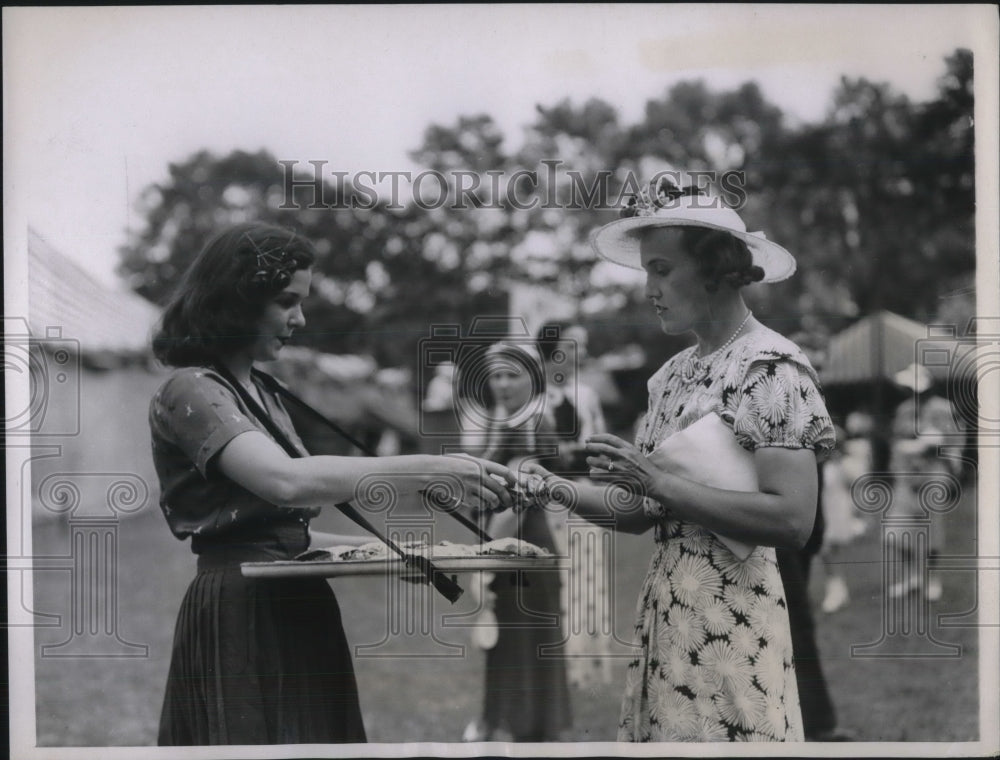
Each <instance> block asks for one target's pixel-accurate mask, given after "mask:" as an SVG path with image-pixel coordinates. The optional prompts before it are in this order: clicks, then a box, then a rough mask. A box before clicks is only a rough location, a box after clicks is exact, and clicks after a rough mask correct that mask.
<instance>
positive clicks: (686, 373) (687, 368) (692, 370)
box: [681, 309, 753, 383]
mask: <svg viewBox="0 0 1000 760" xmlns="http://www.w3.org/2000/svg"><path fill="white" fill-rule="evenodd" d="M752 316H753V312H752V311H750V309H747V315H746V316H745V317H743V321H742V322H740V326H739V327H737V328H736V332H734V333H733V334H732V335H730V336H729V340H727V341H726V342H725V343H723V344H722V345H721V346H719V347H718V348H717V349H715V350H714V351H713V352H712V353H710V354H707V355H705V356H695V352H694V351H692V352H691V355H690V356H688V358H687V359H685V360H684V363H683V364H682V365H681V379H682V380H683V381H684V382H685V383H694V382H701V381H702V380H704V379H705V378H706V377H708V370H709V369H710V368H711V366H712V362H710V361H706V360H707V359H711V358H712V357H713V356H718V355H719V354H721V353H722V352H723V351H725V350H726V349H727V348H729V346H731V345H732V343H733V341H734V340H736V338H737V336H739V334H740V333H741V332H743V328H744V327H745V326H746V323H747V322H748V321H749V320H750V317H752Z"/></svg>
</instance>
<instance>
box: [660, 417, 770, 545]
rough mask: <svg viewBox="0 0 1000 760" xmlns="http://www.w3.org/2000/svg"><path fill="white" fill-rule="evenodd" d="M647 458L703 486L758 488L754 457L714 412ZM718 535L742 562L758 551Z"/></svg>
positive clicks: (661, 445) (730, 489)
mask: <svg viewBox="0 0 1000 760" xmlns="http://www.w3.org/2000/svg"><path fill="white" fill-rule="evenodd" d="M648 459H649V461H650V462H652V463H653V464H654V465H656V466H657V467H660V468H662V469H664V470H668V471H669V472H672V473H674V474H675V475H679V476H680V477H682V478H686V479H688V480H690V481H693V482H695V483H700V484H701V485H704V486H710V487H712V488H720V489H723V490H726V491H749V492H755V491H757V489H758V484H757V469H756V468H755V467H754V459H753V454H752V453H750V452H749V451H747V450H746V449H744V448H743V447H742V446H740V444H739V441H737V440H736V436H735V435H734V434H733V431H732V429H731V428H730V427H729V426H728V425H726V423H725V422H723V421H722V418H721V417H720V416H719V415H718V414H716V413H715V412H709V413H708V414H706V415H705V416H704V417H702V418H701V419H700V420H698V421H696V422H692V423H691V424H690V425H688V426H687V427H686V428H684V429H683V430H681V431H679V432H677V433H674V434H673V435H672V436H670V437H669V438H667V439H666V440H665V441H663V443H661V444H660V445H659V446H657V447H656V448H655V449H653V451H652V453H651V454H650V455H649V457H648ZM715 536H716V538H718V539H719V541H721V542H722V543H723V544H724V545H725V546H726V548H727V549H729V551H731V552H732V553H733V554H735V555H736V556H737V557H738V558H739V559H740V560H745V559H746V558H747V557H749V556H750V554H751V553H753V550H754V549H755V548H756V547H754V546H749V545H747V544H744V543H742V542H740V541H735V540H734V539H731V538H727V537H725V536H720V535H718V534H715Z"/></svg>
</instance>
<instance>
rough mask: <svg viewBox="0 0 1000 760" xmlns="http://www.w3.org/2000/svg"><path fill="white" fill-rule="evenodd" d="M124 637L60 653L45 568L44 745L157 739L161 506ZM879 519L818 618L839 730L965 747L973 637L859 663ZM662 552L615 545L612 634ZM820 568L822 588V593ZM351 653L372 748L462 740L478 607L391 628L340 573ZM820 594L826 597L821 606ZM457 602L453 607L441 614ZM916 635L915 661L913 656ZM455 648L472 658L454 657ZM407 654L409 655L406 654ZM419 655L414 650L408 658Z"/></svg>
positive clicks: (62, 630)
mask: <svg viewBox="0 0 1000 760" xmlns="http://www.w3.org/2000/svg"><path fill="white" fill-rule="evenodd" d="M974 510H975V505H974V500H973V498H972V494H967V495H966V497H965V498H964V500H963V502H962V503H961V505H960V506H959V507H958V508H957V509H956V510H955V511H954V512H953V513H952V514H949V515H948V516H947V523H948V524H947V536H948V552H949V553H951V554H974V553H975V546H976V545H975V534H974V530H975V514H974ZM341 519H342V518H339V516H330V517H328V516H324V518H323V519H322V520H321V521H320V523H318V524H317V527H319V528H320V529H324V530H346V531H349V532H354V531H353V530H351V528H349V527H348V526H347V525H346V524H345V523H342V522H340V520H341ZM118 531H119V532H118V535H119V547H120V550H119V573H118V576H119V577H118V626H117V630H118V634H119V636H120V637H121V638H122V639H124V640H126V641H128V642H132V643H135V644H145V645H147V646H148V648H149V650H148V656H147V657H143V658H135V659H123V658H93V659H91V658H86V659H85V658H51V657H42V656H41V647H42V645H45V644H57V643H60V642H62V641H64V640H66V639H67V638H68V637H69V633H70V625H71V614H70V610H71V605H70V574H69V573H68V572H67V571H65V570H59V569H53V570H45V571H40V572H37V573H36V574H35V587H34V598H35V610H36V611H37V612H41V613H54V614H59V615H61V616H62V619H61V625H60V626H58V627H51V628H38V629H37V631H36V637H35V638H36V648H35V668H36V715H37V737H38V744H39V745H41V746H104V745H149V744H152V743H154V742H155V737H156V727H157V721H158V717H159V709H160V701H161V699H162V690H163V684H164V679H165V676H166V670H167V664H168V658H169V653H170V641H171V637H172V632H173V631H172V629H173V625H174V617H175V615H176V611H177V608H178V606H179V604H180V601H181V597H182V596H183V594H184V590H185V588H186V585H187V583H188V582H189V580H190V578H191V577H192V576H193V573H194V561H193V558H192V555H191V553H190V550H189V548H188V546H187V544H182V543H180V542H178V541H176V540H175V539H174V538H173V537H172V536H171V535H170V534H169V531H168V530H167V528H166V525H165V523H164V522H163V519H162V517H161V515H160V514H159V510H158V508H157V507H156V505H155V503H150V504H149V505H147V506H146V507H145V508H144V509H143V510H142V511H141V512H140V513H139V514H137V515H136V516H135V517H132V518H129V519H127V520H123V521H122V522H121V523H120V525H119V529H118ZM437 535H438V537H439V538H448V539H451V540H460V541H467V540H468V534H466V533H463V532H462V529H461V528H460V527H459V526H457V525H455V524H453V523H451V522H450V521H447V522H442V523H441V525H440V526H439V532H438V534H437ZM880 546H881V544H880V527H879V525H878V524H877V523H873V524H871V525H870V526H869V530H868V532H867V533H866V534H865V535H864V536H863V537H862V538H860V539H859V540H858V541H857V542H856V543H854V544H852V545H851V546H850V547H848V548H847V549H845V550H844V552H843V554H844V557H843V560H844V563H845V571H846V576H847V581H848V584H849V586H850V589H851V594H852V602H851V604H850V605H849V606H848V607H846V608H845V609H843V610H841V611H839V612H837V613H835V614H833V615H823V614H822V613H817V614H818V621H817V628H818V630H819V638H820V648H821V652H822V656H823V666H824V669H825V672H826V674H827V679H828V681H829V685H830V689H831V692H832V695H833V699H834V702H835V704H836V706H837V709H838V712H839V715H840V723H841V725H843V726H845V727H848V728H851V729H853V730H854V731H855V732H856V733H857V735H858V738H859V739H862V740H870V741H900V740H901V741H970V740H974V739H976V738H977V736H978V725H977V721H978V692H977V689H978V685H977V662H978V657H977V638H976V634H977V630H976V629H975V628H974V627H972V626H971V625H970V626H968V627H962V628H946V629H942V628H939V627H938V626H937V625H936V623H934V624H933V625H932V627H931V631H930V632H931V634H932V635H933V636H934V637H936V638H937V639H939V640H940V641H943V642H947V643H954V644H959V645H960V646H961V647H962V652H961V656H959V657H952V658H923V657H915V656H908V657H904V658H896V659H872V658H858V657H852V656H851V645H852V644H865V643H868V642H871V641H875V640H876V639H878V637H879V631H880V629H881V620H882V617H881V616H882V611H881V610H882V593H881V565H880V561H881V548H880ZM651 550H652V539H651V537H649V536H644V537H631V536H622V537H620V538H619V539H618V543H617V544H616V553H617V558H618V561H617V566H616V573H615V587H614V607H615V615H616V632H617V634H618V636H620V637H621V638H623V639H628V638H629V631H630V629H631V624H632V620H633V616H634V605H635V599H636V595H637V593H638V588H639V584H640V583H641V580H642V577H643V576H644V574H645V569H646V563H647V561H648V558H649V555H650V553H651ZM68 551H69V528H68V526H67V525H66V524H65V523H61V522H57V521H54V520H52V519H46V520H44V521H36V524H35V525H34V552H35V554H36V556H37V555H66V554H67V553H68ZM820 575H821V573H820V568H819V567H818V566H817V567H816V570H815V572H814V578H813V591H814V592H815V594H816V595H817V596H818V594H819V593H820V590H821V589H820V585H821V581H822V579H821V577H820ZM974 581H975V578H974V576H973V574H972V573H969V572H950V573H945V574H943V582H944V586H945V594H944V597H943V599H942V601H940V602H938V603H937V604H936V605H934V606H933V611H934V612H935V613H959V612H963V611H965V610H967V609H970V608H972V607H973V606H974V604H975V594H974V585H973V584H974ZM334 588H335V590H336V592H337V595H338V598H339V600H340V605H341V609H342V611H343V614H344V617H345V625H346V628H347V634H348V638H349V640H350V641H351V643H352V644H353V645H354V646H356V647H357V646H360V645H364V644H370V645H377V644H379V643H380V642H383V641H384V644H383V645H381V646H372V647H369V648H368V649H365V650H364V651H361V652H358V657H357V658H356V670H357V675H358V679H359V683H360V689H361V697H362V707H363V709H364V715H365V724H366V728H367V730H368V735H369V738H370V740H371V741H373V742H403V741H441V742H452V741H458V740H459V739H460V737H461V735H462V730H463V729H464V727H465V725H466V723H467V722H468V721H469V720H470V719H472V718H474V717H477V716H478V714H479V711H480V705H481V703H482V672H483V656H482V653H481V652H480V651H479V650H476V649H475V648H473V647H471V646H469V638H468V633H467V631H465V630H461V629H454V628H442V626H441V615H442V613H444V612H463V611H468V610H471V609H472V603H471V601H470V600H469V599H468V598H467V597H468V595H466V597H465V598H463V599H462V600H460V601H459V602H458V604H456V605H455V606H454V607H450V606H449V605H447V602H444V601H443V600H440V598H439V597H436V596H434V597H432V596H431V595H430V594H427V593H423V594H418V595H416V597H415V598H416V599H422V600H424V603H427V602H429V603H431V604H432V605H433V607H432V610H433V617H434V620H435V624H434V630H435V637H431V636H428V635H426V633H423V632H421V631H420V630H419V628H418V630H415V631H413V632H411V633H407V632H406V631H405V630H403V631H401V632H400V633H397V634H395V635H390V633H389V622H388V618H389V617H390V616H388V615H387V609H388V604H389V596H388V594H387V586H386V582H385V581H384V580H383V579H375V578H372V579H340V580H337V581H335V582H334ZM817 601H818V600H817ZM446 607H447V609H445V608H446ZM919 644H920V642H919V641H916V642H914V643H913V648H912V650H911V651H910V654H911V655H913V654H915V653H919V651H918V650H919V648H920V647H919ZM456 646H464V647H465V649H464V652H460V653H459V654H458V655H457V656H434V655H455V649H454V647H456ZM401 655H411V656H401ZM412 655H418V656H412ZM624 667H625V660H624V659H619V660H615V662H614V663H613V674H614V680H613V683H612V684H611V685H610V686H608V687H601V688H597V689H592V690H587V691H583V690H579V689H577V690H574V691H573V694H572V698H573V705H572V708H573V716H574V728H573V732H572V735H571V736H570V737H568V738H571V739H573V740H582V741H586V740H590V741H612V740H614V738H615V727H616V723H617V718H618V702H619V697H620V690H621V685H622V683H623V673H624Z"/></svg>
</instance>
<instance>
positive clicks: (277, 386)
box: [251, 369, 375, 457]
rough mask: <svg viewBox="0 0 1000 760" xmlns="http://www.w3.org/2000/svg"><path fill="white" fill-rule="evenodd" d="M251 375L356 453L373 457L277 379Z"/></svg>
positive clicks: (258, 374)
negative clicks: (355, 450) (346, 443)
mask: <svg viewBox="0 0 1000 760" xmlns="http://www.w3.org/2000/svg"><path fill="white" fill-rule="evenodd" d="M251 373H252V374H253V376H254V377H255V378H257V379H258V380H260V382H261V383H263V384H264V387H266V388H267V389H268V390H270V391H271V392H272V393H274V394H276V395H278V396H282V397H283V398H286V399H288V400H289V401H291V402H292V403H293V404H295V405H296V406H297V407H299V408H300V409H302V411H304V412H306V413H307V414H308V415H309V416H310V417H312V418H313V419H314V420H316V421H317V422H320V423H322V424H323V425H325V426H326V427H328V428H330V429H332V430H333V431H335V432H336V433H337V434H338V435H340V436H341V437H342V438H343V439H344V440H346V441H347V442H348V443H350V444H352V445H354V446H356V447H357V449H358V451H360V452H361V453H362V454H365V455H366V456H370V457H373V456H375V452H374V451H372V450H371V448H369V447H368V446H366V445H365V444H363V443H362V442H361V441H359V440H358V439H357V438H355V437H354V436H352V435H351V434H350V433H348V432H347V431H346V430H344V429H343V428H342V427H341V426H340V425H338V424H337V423H336V422H334V421H333V420H331V419H330V418H329V417H327V416H326V415H325V414H323V413H322V412H319V411H317V410H316V409H314V408H313V407H312V406H310V405H309V404H307V403H306V402H305V401H303V400H302V399H301V398H299V397H298V396H296V395H295V394H294V393H292V392H291V391H290V390H288V388H286V387H285V386H284V385H282V384H281V383H279V382H278V380H277V379H275V378H274V377H272V376H271V375H269V374H267V373H266V372H261V371H260V370H259V369H254V370H251Z"/></svg>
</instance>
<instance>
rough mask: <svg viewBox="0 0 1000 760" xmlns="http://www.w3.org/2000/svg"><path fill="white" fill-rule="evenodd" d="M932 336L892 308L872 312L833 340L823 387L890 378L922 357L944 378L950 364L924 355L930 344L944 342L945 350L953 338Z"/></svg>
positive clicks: (928, 365) (943, 348)
mask: <svg viewBox="0 0 1000 760" xmlns="http://www.w3.org/2000/svg"><path fill="white" fill-rule="evenodd" d="M933 336H934V332H933V331H930V332H929V331H928V327H927V325H924V324H921V323H920V322H916V321H914V320H912V319H907V318H906V317H901V316H900V315H899V314H894V313H892V312H891V311H879V312H876V313H875V314H870V315H868V316H867V317H864V318H863V319H860V320H858V321H857V322H855V323H854V324H853V325H851V326H850V327H848V328H847V329H846V330H844V331H842V332H840V333H838V334H837V335H835V336H833V337H832V338H831V339H830V344H829V348H828V350H827V354H826V360H825V362H824V363H823V366H822V369H821V371H820V378H821V379H822V381H823V385H824V387H833V386H838V385H853V384H867V383H872V382H874V381H878V380H890V381H891V380H892V379H893V377H894V376H895V375H896V373H897V372H899V371H900V370H904V369H906V368H907V367H909V366H910V365H911V364H913V363H914V362H916V361H918V360H920V361H921V363H924V364H925V365H927V367H928V369H930V370H931V372H932V374H934V375H935V378H936V379H938V380H942V379H944V377H945V375H946V373H947V367H945V366H935V365H934V363H933V362H927V361H926V360H924V358H923V356H924V354H925V353H926V351H927V349H928V348H929V347H930V346H932V345H937V344H942V345H941V346H940V347H941V348H942V350H946V349H947V347H948V344H951V343H954V340H951V341H948V340H946V339H943V338H938V339H937V340H934V339H933Z"/></svg>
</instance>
